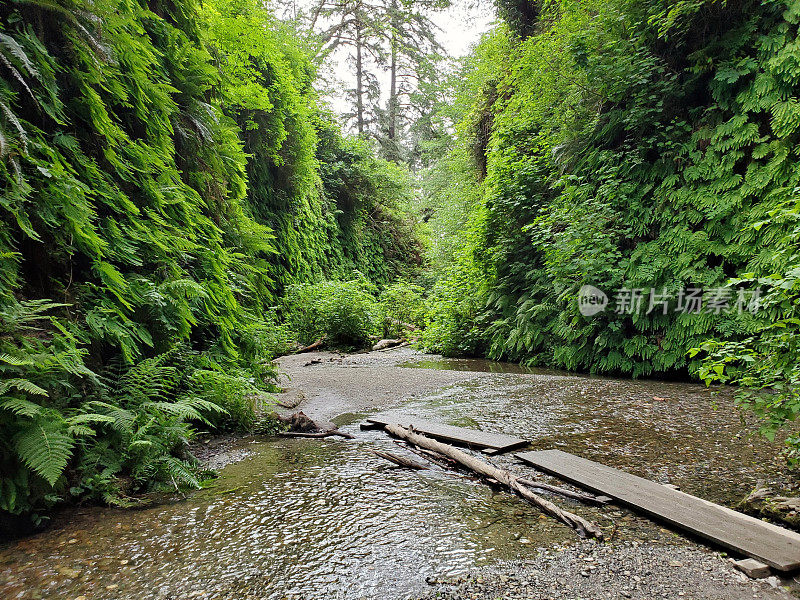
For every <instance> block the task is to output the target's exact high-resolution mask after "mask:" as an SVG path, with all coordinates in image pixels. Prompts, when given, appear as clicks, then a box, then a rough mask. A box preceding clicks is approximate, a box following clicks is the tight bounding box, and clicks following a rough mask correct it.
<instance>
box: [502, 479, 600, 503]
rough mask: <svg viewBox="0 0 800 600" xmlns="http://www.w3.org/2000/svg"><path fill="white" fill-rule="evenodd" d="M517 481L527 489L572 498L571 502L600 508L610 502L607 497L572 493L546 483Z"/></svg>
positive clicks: (525, 480)
mask: <svg viewBox="0 0 800 600" xmlns="http://www.w3.org/2000/svg"><path fill="white" fill-rule="evenodd" d="M517 481H519V482H520V483H521V484H522V485H527V486H528V487H532V488H535V489H537V490H545V491H548V492H552V493H553V494H558V495H559V496H564V497H565V498H572V499H573V500H580V501H581V502H587V503H589V504H598V505H600V506H602V505H605V504H608V503H609V502H611V498H609V497H608V496H593V495H592V494H585V493H583V492H573V491H572V490H568V489H567V488H563V487H559V486H557V485H550V484H548V483H542V482H541V481H534V480H532V479H522V478H519V479H518V480H517Z"/></svg>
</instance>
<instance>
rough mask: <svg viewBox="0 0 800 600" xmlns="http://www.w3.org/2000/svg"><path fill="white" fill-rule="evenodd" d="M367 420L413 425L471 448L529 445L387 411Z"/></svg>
mask: <svg viewBox="0 0 800 600" xmlns="http://www.w3.org/2000/svg"><path fill="white" fill-rule="evenodd" d="M367 421H368V422H370V423H374V424H376V425H380V426H384V425H387V424H389V423H391V424H393V425H402V426H403V427H413V428H414V430H415V431H418V432H419V433H422V434H425V435H428V436H430V437H432V438H436V439H438V440H444V441H447V442H451V443H454V444H460V445H462V446H469V447H470V448H477V449H483V448H489V449H491V450H494V451H496V452H507V451H508V450H515V449H517V448H522V447H523V446H527V445H528V442H527V440H523V439H522V438H518V437H513V436H510V435H505V434H502V433H489V432H486V431H479V430H477V429H467V428H465V427H455V426H453V425H443V424H442V423H434V422H433V421H425V420H424V419H418V418H417V417H411V416H409V415H402V414H393V413H386V414H380V415H375V416H372V417H368V418H367Z"/></svg>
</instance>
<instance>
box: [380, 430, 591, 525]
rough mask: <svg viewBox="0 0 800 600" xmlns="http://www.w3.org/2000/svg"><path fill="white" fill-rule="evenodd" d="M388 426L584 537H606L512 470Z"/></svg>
mask: <svg viewBox="0 0 800 600" xmlns="http://www.w3.org/2000/svg"><path fill="white" fill-rule="evenodd" d="M385 429H386V431H387V432H389V433H390V434H391V435H393V436H395V437H398V438H400V439H403V440H406V441H407V442H409V443H412V444H414V445H415V446H418V447H420V448H425V449H427V450H432V451H434V452H438V453H439V454H443V455H445V456H447V457H448V458H451V459H452V460H454V461H456V462H457V463H458V464H460V465H461V466H462V467H465V468H467V469H469V470H471V471H474V472H475V473H477V474H479V475H481V476H482V477H485V478H486V479H493V480H495V481H497V482H498V484H500V485H502V486H505V487H507V488H509V489H510V490H512V491H514V492H516V493H517V494H518V495H519V496H522V497H523V498H524V499H525V500H527V501H528V502H530V503H531V504H533V505H534V506H536V507H538V508H539V509H540V510H541V511H542V512H544V513H546V514H548V515H550V516H551V517H554V518H555V519H557V520H558V521H560V522H562V523H564V524H565V525H568V526H569V527H571V528H573V529H574V530H575V531H576V533H577V534H578V535H579V536H580V537H582V538H585V537H587V536H592V537H595V538H597V539H599V540H602V539H603V530H602V529H600V528H599V527H598V526H597V525H595V524H594V523H591V522H590V521H587V520H586V519H584V518H583V517H580V516H578V515H576V514H573V513H571V512H569V511H566V510H562V509H560V508H559V507H558V506H556V505H555V504H553V503H552V502H550V501H549V500H545V499H544V498H542V497H541V496H539V495H538V494H535V493H533V492H532V491H531V490H530V489H528V488H527V487H525V486H524V485H523V484H522V483H521V482H520V480H519V478H518V477H517V476H516V475H514V474H513V473H511V472H510V471H506V470H505V469H500V468H498V467H495V466H494V465H492V464H490V463H488V462H485V461H483V460H481V459H479V458H476V457H475V456H472V455H471V454H467V453H466V452H464V451H462V450H459V449H458V448H455V447H453V446H450V445H448V444H444V443H442V442H438V441H436V440H432V439H431V438H429V437H426V436H424V435H420V434H418V433H415V432H414V431H413V430H411V429H407V428H405V427H401V426H400V425H392V424H388V425H386V426H385Z"/></svg>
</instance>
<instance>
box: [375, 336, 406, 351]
mask: <svg viewBox="0 0 800 600" xmlns="http://www.w3.org/2000/svg"><path fill="white" fill-rule="evenodd" d="M405 341H406V340H405V338H397V339H384V340H380V341H379V342H377V343H376V344H375V345H374V346H372V350H373V352H374V351H376V350H385V349H387V348H394V347H395V346H399V345H400V344H402V343H403V342H405Z"/></svg>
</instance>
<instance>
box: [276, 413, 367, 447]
mask: <svg viewBox="0 0 800 600" xmlns="http://www.w3.org/2000/svg"><path fill="white" fill-rule="evenodd" d="M275 417H276V418H277V419H278V420H279V421H280V422H281V423H286V424H287V425H289V430H288V431H282V432H280V433H278V435H279V436H281V437H303V438H325V437H331V436H333V435H338V436H340V437H343V438H347V439H348V440H352V439H354V437H355V436H353V435H351V434H349V433H345V432H344V431H339V429H338V428H337V427H336V426H335V425H333V424H332V423H331V424H330V426H326V425H323V424H322V423H318V422H317V421H314V420H313V419H311V418H309V417H308V416H307V415H306V414H305V413H304V412H303V411H302V410H301V411H300V412H296V413H294V414H291V415H289V416H288V417H284V416H283V415H279V414H276V415H275Z"/></svg>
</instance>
